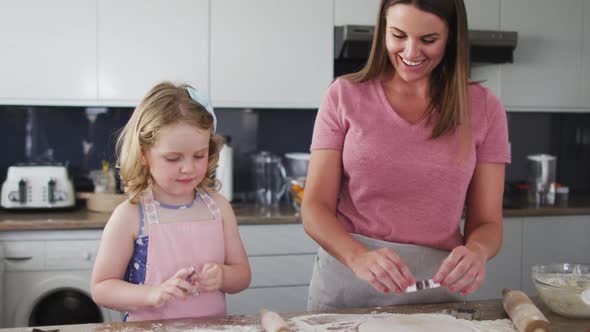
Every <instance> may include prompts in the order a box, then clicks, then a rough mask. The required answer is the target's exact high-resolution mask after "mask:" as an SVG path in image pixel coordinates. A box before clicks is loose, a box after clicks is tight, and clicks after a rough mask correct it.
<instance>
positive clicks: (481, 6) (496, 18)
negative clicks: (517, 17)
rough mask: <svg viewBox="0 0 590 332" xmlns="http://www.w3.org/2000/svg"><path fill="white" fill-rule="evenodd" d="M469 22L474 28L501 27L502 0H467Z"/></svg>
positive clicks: (491, 28)
mask: <svg viewBox="0 0 590 332" xmlns="http://www.w3.org/2000/svg"><path fill="white" fill-rule="evenodd" d="M465 10H466V11H467V22H468V25H469V29H472V30H498V29H499V28H500V0H465Z"/></svg>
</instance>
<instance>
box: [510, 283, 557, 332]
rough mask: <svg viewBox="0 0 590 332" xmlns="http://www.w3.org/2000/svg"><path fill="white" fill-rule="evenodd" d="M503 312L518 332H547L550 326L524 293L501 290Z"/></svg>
mask: <svg viewBox="0 0 590 332" xmlns="http://www.w3.org/2000/svg"><path fill="white" fill-rule="evenodd" d="M502 297H503V300H502V304H503V305H504V310H506V313H508V316H510V319H512V322H513V323H514V325H515V326H516V329H517V330H518V331H519V332H549V331H551V325H550V324H549V321H548V320H547V318H545V316H544V315H543V313H542V312H541V311H540V310H539V309H538V308H537V307H536V306H535V305H534V304H533V302H532V301H531V299H529V297H528V296H526V294H525V293H523V292H521V291H518V290H509V289H506V288H505V289H504V290H502Z"/></svg>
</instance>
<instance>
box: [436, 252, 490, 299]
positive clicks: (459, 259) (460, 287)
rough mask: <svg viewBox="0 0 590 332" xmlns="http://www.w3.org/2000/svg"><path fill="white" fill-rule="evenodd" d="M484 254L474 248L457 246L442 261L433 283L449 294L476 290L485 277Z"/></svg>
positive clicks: (485, 259) (467, 292)
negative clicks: (443, 287)
mask: <svg viewBox="0 0 590 332" xmlns="http://www.w3.org/2000/svg"><path fill="white" fill-rule="evenodd" d="M486 262H487V258H486V256H485V254H483V253H482V252H481V251H478V250H476V249H475V248H468V247H466V246H458V247H456V248H455V249H453V251H451V253H450V254H449V256H447V258H445V259H444V260H443V262H442V263H441V265H440V267H439V268H438V271H437V272H436V273H435V274H434V277H433V281H434V282H438V283H440V284H441V285H442V286H445V287H447V288H448V289H449V291H451V292H460V293H461V294H469V293H472V292H474V291H475V290H477V289H478V288H479V287H480V286H481V283H482V282H483V280H484V279H485V276H486Z"/></svg>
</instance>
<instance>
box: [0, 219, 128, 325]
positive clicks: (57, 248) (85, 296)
mask: <svg viewBox="0 0 590 332" xmlns="http://www.w3.org/2000/svg"><path fill="white" fill-rule="evenodd" d="M101 233H102V231H101V230H66V231H25V232H8V233H1V234H0V243H1V245H2V248H3V251H4V258H3V264H2V265H3V268H4V271H3V272H2V274H0V276H1V278H2V284H3V286H4V287H3V288H4V292H3V296H2V297H3V303H2V305H0V307H2V310H1V312H2V316H3V317H2V318H1V319H3V322H2V327H25V326H47V325H64V324H86V323H103V322H116V321H121V320H122V315H121V313H120V312H117V311H112V310H108V309H106V308H103V307H100V306H98V305H97V304H95V303H94V302H93V301H92V298H91V295H90V275H91V273H92V267H93V264H94V258H95V257H96V253H97V251H98V246H99V243H100V235H101Z"/></svg>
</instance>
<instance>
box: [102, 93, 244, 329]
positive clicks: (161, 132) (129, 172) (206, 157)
mask: <svg viewBox="0 0 590 332" xmlns="http://www.w3.org/2000/svg"><path fill="white" fill-rule="evenodd" d="M216 121H217V120H216V117H215V114H214V113H213V108H212V107H211V105H210V104H209V102H208V101H207V99H206V98H204V97H202V96H200V95H199V94H198V93H197V91H196V90H195V89H194V88H192V87H190V86H186V85H181V86H175V85H173V84H171V83H168V82H164V83H160V84H158V85H157V86H155V87H154V88H152V89H151V90H150V91H149V92H148V94H147V95H146V97H145V98H144V99H143V101H142V102H141V103H140V104H139V106H138V107H137V108H136V109H135V111H134V112H133V115H132V116H131V119H130V120H129V122H128V123H127V125H126V126H125V128H124V129H123V131H122V132H121V135H120V137H119V140H118V142H117V154H118V158H119V161H118V163H119V166H120V171H121V179H122V182H123V183H124V185H125V192H127V193H128V194H129V199H128V200H127V201H125V202H124V203H122V204H121V205H119V206H118V207H117V208H116V209H115V211H113V214H112V216H111V218H110V219H109V221H108V223H107V225H106V227H105V229H104V233H103V236H102V242H101V245H100V249H99V251H98V255H97V257H96V262H95V265H94V271H93V273H92V281H91V288H92V298H93V300H94V301H95V302H96V303H98V304H100V305H103V306H105V307H108V308H112V309H115V310H120V311H127V312H128V316H127V317H126V320H129V321H138V320H154V319H172V318H185V317H199V316H212V315H225V313H226V304H225V293H230V294H232V293H237V292H240V291H242V290H244V289H246V288H247V287H248V285H249V284H250V277H251V273H250V264H249V262H248V258H247V256H246V252H245V250H244V246H243V244H242V241H241V239H240V235H239V233H238V227H237V223H236V218H235V216H234V213H233V211H232V208H231V206H230V204H229V203H228V202H227V200H225V199H224V198H223V197H222V196H221V195H219V194H217V193H216V189H218V187H219V183H218V182H217V181H216V180H215V179H214V177H213V173H214V171H215V168H216V167H217V161H218V159H219V150H220V148H221V144H220V143H221V137H220V136H218V135H215V129H216Z"/></svg>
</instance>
